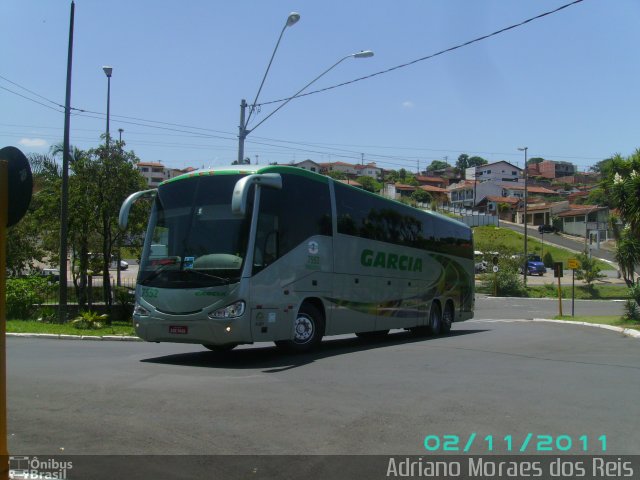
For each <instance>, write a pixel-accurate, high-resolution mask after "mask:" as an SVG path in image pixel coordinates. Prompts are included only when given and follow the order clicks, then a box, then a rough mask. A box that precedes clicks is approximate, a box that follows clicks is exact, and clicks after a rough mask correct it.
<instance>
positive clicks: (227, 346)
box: [202, 343, 238, 353]
mask: <svg viewBox="0 0 640 480" xmlns="http://www.w3.org/2000/svg"><path fill="white" fill-rule="evenodd" d="M202 346H203V347H205V348H208V349H209V350H211V351H212V352H218V353H222V352H230V351H231V350H233V349H234V348H236V347H237V346H238V344H237V343H225V344H224V345H204V344H203V345H202Z"/></svg>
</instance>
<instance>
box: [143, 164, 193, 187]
mask: <svg viewBox="0 0 640 480" xmlns="http://www.w3.org/2000/svg"><path fill="white" fill-rule="evenodd" d="M136 167H137V168H138V171H139V172H140V174H141V175H142V176H143V177H144V178H145V180H146V181H147V185H149V186H150V187H157V186H158V185H160V184H161V183H162V182H164V181H165V180H169V179H171V178H174V177H177V176H178V175H182V174H183V173H189V172H192V171H195V170H196V169H195V168H192V167H188V168H185V169H183V170H181V169H178V168H167V167H165V166H164V165H163V164H162V163H160V162H138V163H137V165H136Z"/></svg>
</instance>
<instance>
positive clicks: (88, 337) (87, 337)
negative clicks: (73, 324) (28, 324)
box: [7, 333, 143, 342]
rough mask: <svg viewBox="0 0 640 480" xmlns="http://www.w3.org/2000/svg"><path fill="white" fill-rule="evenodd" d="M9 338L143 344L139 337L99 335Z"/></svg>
mask: <svg viewBox="0 0 640 480" xmlns="http://www.w3.org/2000/svg"><path fill="white" fill-rule="evenodd" d="M7 337H18V338H50V339H52V340H92V341H94V342H95V341H105V342H142V341H143V340H142V339H141V338H138V337H129V336H124V335H123V336H118V335H105V336H103V337H100V336H97V335H67V334H64V333H60V334H57V333H7Z"/></svg>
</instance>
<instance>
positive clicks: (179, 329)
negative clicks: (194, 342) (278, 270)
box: [169, 325, 189, 335]
mask: <svg viewBox="0 0 640 480" xmlns="http://www.w3.org/2000/svg"><path fill="white" fill-rule="evenodd" d="M169 333H176V334H182V335H184V334H185V333H189V327H186V326H184V325H171V326H170V327H169Z"/></svg>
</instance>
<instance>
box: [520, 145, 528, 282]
mask: <svg viewBox="0 0 640 480" xmlns="http://www.w3.org/2000/svg"><path fill="white" fill-rule="evenodd" d="M528 149H529V147H522V148H518V150H520V151H521V152H524V269H523V270H522V274H523V275H524V286H525V287H526V286H527V273H528V272H527V270H528V268H527V267H528V266H529V259H528V258H527V179H528V174H527V150H528Z"/></svg>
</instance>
